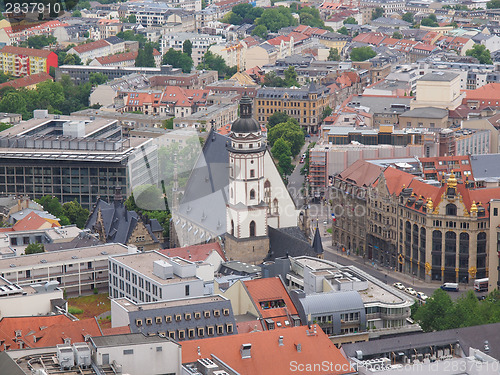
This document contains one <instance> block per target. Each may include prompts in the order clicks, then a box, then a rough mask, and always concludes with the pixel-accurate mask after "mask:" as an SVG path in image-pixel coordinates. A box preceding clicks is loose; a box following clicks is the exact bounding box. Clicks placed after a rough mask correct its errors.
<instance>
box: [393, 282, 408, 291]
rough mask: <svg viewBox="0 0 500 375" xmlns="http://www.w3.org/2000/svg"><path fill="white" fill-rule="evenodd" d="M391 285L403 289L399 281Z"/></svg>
mask: <svg viewBox="0 0 500 375" xmlns="http://www.w3.org/2000/svg"><path fill="white" fill-rule="evenodd" d="M392 286H394V287H395V288H398V289H400V290H404V289H405V286H404V285H403V284H401V283H394V284H392Z"/></svg>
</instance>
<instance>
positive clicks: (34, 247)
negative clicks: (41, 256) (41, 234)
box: [24, 243, 45, 255]
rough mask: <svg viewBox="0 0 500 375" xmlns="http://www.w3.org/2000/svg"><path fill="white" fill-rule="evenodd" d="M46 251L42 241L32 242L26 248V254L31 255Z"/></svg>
mask: <svg viewBox="0 0 500 375" xmlns="http://www.w3.org/2000/svg"><path fill="white" fill-rule="evenodd" d="M44 251H45V248H44V246H43V244H41V243H30V244H29V245H28V246H26V249H24V254H26V255H30V254H37V253H43V252H44Z"/></svg>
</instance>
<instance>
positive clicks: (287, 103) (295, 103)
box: [257, 100, 316, 108]
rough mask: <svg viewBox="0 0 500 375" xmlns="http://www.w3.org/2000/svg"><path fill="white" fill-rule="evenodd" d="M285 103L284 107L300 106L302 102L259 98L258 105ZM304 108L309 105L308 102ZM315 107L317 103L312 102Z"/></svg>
mask: <svg viewBox="0 0 500 375" xmlns="http://www.w3.org/2000/svg"><path fill="white" fill-rule="evenodd" d="M281 104H283V107H300V102H287V101H283V102H280V101H273V100H271V101H269V100H257V105H274V106H280V105H281ZM303 106H304V108H306V107H307V103H303ZM312 106H313V108H316V103H312Z"/></svg>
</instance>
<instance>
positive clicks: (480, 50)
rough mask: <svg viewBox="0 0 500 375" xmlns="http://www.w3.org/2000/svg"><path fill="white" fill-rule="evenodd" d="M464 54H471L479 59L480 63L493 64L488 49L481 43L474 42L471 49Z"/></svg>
mask: <svg viewBox="0 0 500 375" xmlns="http://www.w3.org/2000/svg"><path fill="white" fill-rule="evenodd" d="M465 55H466V56H472V57H475V58H476V59H478V60H479V63H480V64H493V61H492V60H491V54H490V50H489V49H486V46H484V45H483V44H474V46H473V47H472V49H469V50H467V51H466V52H465Z"/></svg>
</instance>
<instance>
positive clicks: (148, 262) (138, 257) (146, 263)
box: [113, 251, 199, 285]
mask: <svg viewBox="0 0 500 375" xmlns="http://www.w3.org/2000/svg"><path fill="white" fill-rule="evenodd" d="M169 259H170V258H169V257H167V256H166V255H163V254H160V253H158V252H156V251H147V252H144V253H137V254H128V255H121V256H114V257H113V260H115V261H117V262H119V263H121V264H123V265H125V266H127V267H130V268H131V269H133V270H135V271H136V272H138V273H141V274H142V275H144V276H146V277H148V278H150V279H151V280H154V281H156V282H157V283H159V284H164V285H165V284H175V283H178V282H180V281H190V280H199V278H198V277H196V276H192V277H179V276H177V275H175V274H173V277H172V278H171V279H162V278H160V277H158V276H156V275H155V274H154V273H153V262H155V261H157V260H163V261H167V260H169ZM179 264H180V263H179Z"/></svg>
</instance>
